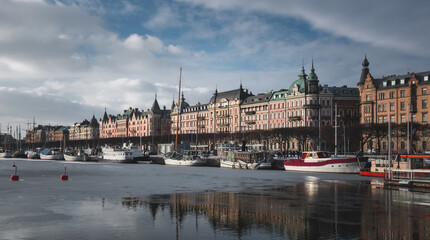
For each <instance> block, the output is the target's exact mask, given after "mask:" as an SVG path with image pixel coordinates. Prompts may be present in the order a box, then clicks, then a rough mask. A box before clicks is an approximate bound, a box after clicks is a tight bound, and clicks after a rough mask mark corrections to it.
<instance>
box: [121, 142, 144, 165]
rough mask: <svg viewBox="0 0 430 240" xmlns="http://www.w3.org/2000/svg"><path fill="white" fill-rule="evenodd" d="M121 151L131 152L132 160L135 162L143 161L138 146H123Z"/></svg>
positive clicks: (131, 144)
mask: <svg viewBox="0 0 430 240" xmlns="http://www.w3.org/2000/svg"><path fill="white" fill-rule="evenodd" d="M123 149H124V150H127V151H131V153H132V155H133V159H134V160H135V161H142V160H144V156H143V154H142V150H140V149H139V147H138V146H134V145H133V143H130V144H128V145H127V144H125V143H124V144H123Z"/></svg>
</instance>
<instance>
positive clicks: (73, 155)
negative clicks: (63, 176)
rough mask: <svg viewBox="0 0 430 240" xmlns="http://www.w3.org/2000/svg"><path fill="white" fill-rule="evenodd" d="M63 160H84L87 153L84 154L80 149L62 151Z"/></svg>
mask: <svg viewBox="0 0 430 240" xmlns="http://www.w3.org/2000/svg"><path fill="white" fill-rule="evenodd" d="M64 160H66V161H86V160H87V155H86V154H84V153H83V152H82V151H81V150H78V151H71V152H68V153H64Z"/></svg>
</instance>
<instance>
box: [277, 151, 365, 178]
mask: <svg viewBox="0 0 430 240" xmlns="http://www.w3.org/2000/svg"><path fill="white" fill-rule="evenodd" d="M361 164H362V162H361V161H360V159H359V158H358V157H339V158H338V157H331V156H330V154H328V152H325V151H309V152H303V153H302V157H301V158H300V159H294V158H291V159H288V160H285V162H284V168H285V170H286V171H298V172H320V173H359V172H360V167H361Z"/></svg>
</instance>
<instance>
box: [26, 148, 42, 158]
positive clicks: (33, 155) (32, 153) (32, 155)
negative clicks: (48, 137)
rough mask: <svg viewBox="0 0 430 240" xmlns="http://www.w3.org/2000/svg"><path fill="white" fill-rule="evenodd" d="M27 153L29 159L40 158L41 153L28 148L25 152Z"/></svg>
mask: <svg viewBox="0 0 430 240" xmlns="http://www.w3.org/2000/svg"><path fill="white" fill-rule="evenodd" d="M25 154H27V158H28V159H38V158H40V156H39V153H38V152H37V151H33V150H28V151H26V152H25Z"/></svg>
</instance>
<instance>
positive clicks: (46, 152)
mask: <svg viewBox="0 0 430 240" xmlns="http://www.w3.org/2000/svg"><path fill="white" fill-rule="evenodd" d="M40 159H42V160H63V159H64V156H63V153H62V152H61V151H60V150H59V149H53V148H52V149H51V148H45V149H43V150H42V151H40Z"/></svg>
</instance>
